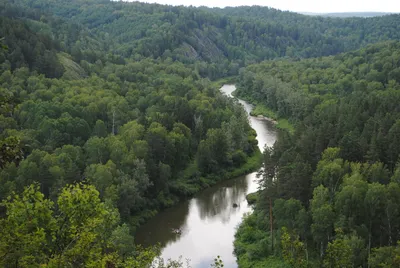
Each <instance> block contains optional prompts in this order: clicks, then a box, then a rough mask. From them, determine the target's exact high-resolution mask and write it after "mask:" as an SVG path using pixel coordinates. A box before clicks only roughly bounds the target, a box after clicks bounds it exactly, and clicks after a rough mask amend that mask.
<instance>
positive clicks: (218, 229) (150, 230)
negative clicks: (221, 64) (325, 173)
mask: <svg viewBox="0 0 400 268" xmlns="http://www.w3.org/2000/svg"><path fill="white" fill-rule="evenodd" d="M235 89H236V88H235V86H234V85H225V86H223V87H222V88H221V91H222V92H223V93H225V94H226V95H228V96H230V97H232V95H231V94H232V92H233V91H235ZM239 102H240V103H241V104H242V105H243V106H244V108H245V110H246V111H247V112H248V113H250V111H251V110H252V106H251V105H250V104H248V103H247V102H245V101H242V100H239ZM249 121H250V123H251V126H252V128H253V129H255V130H256V132H257V140H258V145H259V147H260V149H261V150H262V149H263V148H264V146H265V145H267V146H272V145H273V144H274V142H275V140H276V130H275V127H274V125H273V124H272V123H271V122H269V121H266V120H263V119H260V118H257V117H252V116H250V117H249ZM256 174H257V173H256V172H255V173H251V174H248V175H245V176H241V177H238V178H235V179H231V180H228V181H224V182H221V183H219V184H217V185H215V186H213V187H211V188H208V189H206V190H204V191H201V192H200V193H198V194H197V195H195V197H193V198H192V199H190V200H188V201H185V202H182V203H180V204H178V205H176V206H174V207H172V208H170V209H167V210H165V211H163V212H161V213H159V214H158V215H156V216H155V217H154V218H152V219H151V220H149V221H148V222H147V223H146V224H145V225H143V226H142V227H140V228H139V229H138V231H137V234H136V237H135V239H136V243H137V244H141V245H143V246H150V245H155V244H157V243H161V246H162V248H163V249H162V257H163V258H164V259H169V258H172V259H178V258H179V256H183V258H187V259H190V265H191V266H192V267H193V268H203V267H204V268H205V267H207V268H208V267H210V264H211V263H212V261H213V259H214V258H215V257H216V256H217V255H220V256H221V258H222V260H223V261H224V264H225V267H228V268H230V267H237V264H236V257H235V255H234V254H233V240H234V234H235V231H236V228H237V226H238V224H239V223H240V222H241V221H242V217H243V215H244V214H245V213H247V212H250V211H251V207H249V206H248V205H247V202H246V195H247V194H249V193H252V192H255V191H257V187H258V184H257V178H256ZM233 203H236V204H239V207H236V208H234V207H233ZM176 228H180V229H181V230H182V234H180V235H179V234H175V233H173V231H172V229H176Z"/></svg>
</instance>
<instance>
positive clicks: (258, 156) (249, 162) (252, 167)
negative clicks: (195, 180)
mask: <svg viewBox="0 0 400 268" xmlns="http://www.w3.org/2000/svg"><path fill="white" fill-rule="evenodd" d="M235 81H236V77H235V76H233V77H226V78H222V79H218V80H216V81H213V82H212V84H211V85H212V87H213V88H214V89H215V90H219V89H220V88H221V87H222V86H223V85H226V84H234V83H235ZM250 115H251V116H254V115H252V114H250ZM264 119H265V120H271V119H270V118H264ZM262 161H263V154H262V152H261V151H260V149H259V148H258V147H256V150H255V152H254V153H253V154H252V155H250V156H248V157H247V159H246V162H245V163H243V164H242V165H241V166H240V167H237V168H234V169H232V170H223V171H222V172H220V173H218V174H209V175H208V176H205V177H200V179H199V181H200V184H196V185H193V184H190V183H188V181H190V180H189V178H190V177H191V176H193V175H194V173H196V172H198V170H199V168H198V167H197V164H196V161H194V162H193V163H192V164H190V165H189V166H188V167H187V168H186V169H185V170H184V171H182V174H181V175H179V176H178V177H179V178H178V179H176V180H175V181H173V182H172V183H171V185H170V187H171V189H172V190H174V191H176V192H179V193H183V192H184V193H185V196H184V197H177V196H176V198H174V199H172V200H170V202H169V203H168V205H167V206H165V207H163V208H161V209H148V210H145V211H143V212H142V213H140V214H138V215H135V216H132V217H130V220H129V223H130V225H131V226H132V228H133V233H136V230H137V228H139V227H140V226H141V225H143V224H145V223H146V222H147V221H148V220H150V219H151V218H152V217H154V216H156V215H157V214H158V213H160V212H161V211H163V210H164V209H167V208H170V207H173V206H175V205H177V204H178V203H179V202H182V201H184V200H187V199H190V198H192V197H193V196H195V195H196V194H197V193H199V192H201V191H202V190H205V189H207V188H210V187H213V186H215V185H217V184H218V183H219V182H223V181H227V180H231V179H234V178H236V177H239V176H242V175H245V174H248V173H251V172H254V171H257V170H258V169H259V168H260V167H261V165H262Z"/></svg>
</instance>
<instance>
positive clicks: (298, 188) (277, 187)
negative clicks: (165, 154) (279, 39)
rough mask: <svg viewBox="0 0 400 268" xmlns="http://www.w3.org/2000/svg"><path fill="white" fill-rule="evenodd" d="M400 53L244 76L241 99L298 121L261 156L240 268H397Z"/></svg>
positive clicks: (356, 55) (270, 68)
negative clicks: (252, 209) (261, 163)
mask: <svg viewBox="0 0 400 268" xmlns="http://www.w3.org/2000/svg"><path fill="white" fill-rule="evenodd" d="M399 49H400V44H399V42H394V41H389V42H385V43H380V44H377V45H370V46H367V47H366V48H364V49H361V50H358V51H354V52H350V53H345V54H340V55H337V56H330V57H324V58H316V59H305V60H300V61H292V60H276V61H267V62H264V63H261V64H256V65H251V66H248V67H247V68H246V69H245V70H243V72H241V74H240V78H239V79H238V85H239V92H238V93H237V94H238V95H239V96H241V97H243V98H247V99H250V100H253V102H256V101H257V102H258V103H260V104H262V105H265V106H266V107H268V108H269V109H271V110H272V111H273V112H275V113H276V114H277V116H278V117H285V118H288V119H289V120H290V122H291V123H292V124H294V125H295V131H294V133H293V134H291V133H289V132H288V131H285V130H281V131H280V136H279V138H278V141H277V142H276V143H275V145H274V146H273V148H266V150H265V151H264V154H263V155H264V161H263V167H262V170H261V172H260V180H261V184H262V191H260V192H259V195H258V200H257V204H256V206H255V211H254V213H253V214H252V215H250V216H248V217H247V218H246V220H245V222H244V224H242V226H241V227H240V229H239V231H238V233H237V234H236V241H235V251H236V254H237V256H238V258H239V263H240V264H241V266H242V267H266V265H267V266H268V267H398V266H399V247H398V241H399V240H400V237H399V236H398V234H399V230H400V229H399V228H400V226H399V225H398V223H399V222H400V218H399V217H400V214H399V207H398V202H399V200H400V199H399V198H400V185H399V178H400V177H399V174H400V164H399V163H400V161H399V156H400V146H399V141H400V136H399V135H400V119H399V118H400V106H399V105H398V103H399V101H400V72H399V70H400V68H399V67H400V54H399ZM270 212H272V214H270ZM270 215H272V217H271V216H270ZM277 258H281V259H284V260H285V262H286V265H285V264H283V263H281V262H278V261H277ZM252 265H255V266H252Z"/></svg>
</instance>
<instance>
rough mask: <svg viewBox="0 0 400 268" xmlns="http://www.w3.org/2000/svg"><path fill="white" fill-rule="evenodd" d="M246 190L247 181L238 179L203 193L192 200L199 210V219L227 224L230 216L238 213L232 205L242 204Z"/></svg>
mask: <svg viewBox="0 0 400 268" xmlns="http://www.w3.org/2000/svg"><path fill="white" fill-rule="evenodd" d="M247 188H248V185H247V181H246V180H245V179H238V180H231V181H228V182H226V183H225V185H220V186H219V187H218V186H217V187H213V188H210V189H207V190H205V191H203V192H202V193H201V194H199V195H198V196H197V198H195V199H194V201H195V202H196V203H195V204H196V206H198V208H199V216H200V219H202V220H215V221H221V222H222V223H224V224H227V223H229V219H230V217H231V215H232V214H235V213H238V212H239V209H238V208H237V207H234V205H233V204H239V205H240V203H241V202H243V197H244V196H246V193H247Z"/></svg>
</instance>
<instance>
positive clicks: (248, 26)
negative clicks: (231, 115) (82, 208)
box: [2, 0, 400, 78]
mask: <svg viewBox="0 0 400 268" xmlns="http://www.w3.org/2000/svg"><path fill="white" fill-rule="evenodd" d="M4 1H5V0H3V6H2V10H3V14H5V12H6V10H12V11H13V12H6V13H7V14H8V15H9V14H10V13H12V16H13V17H14V18H25V19H26V17H27V14H26V12H25V11H24V12H21V11H17V10H27V9H29V12H30V13H31V15H30V16H28V19H29V22H30V24H32V23H33V25H34V27H35V28H34V29H35V30H36V31H39V32H46V33H47V34H49V35H50V36H52V37H53V38H55V39H57V40H58V41H59V42H60V43H61V44H63V45H64V48H65V49H66V50H67V51H68V52H69V54H71V55H73V57H74V60H75V61H77V62H80V60H82V59H84V60H87V58H88V57H89V58H90V59H91V60H92V61H95V60H94V58H96V59H99V58H103V57H93V54H94V53H95V52H94V51H95V49H93V46H94V45H95V43H96V42H91V41H94V40H97V41H98V42H99V43H100V44H98V45H100V46H102V50H106V51H108V52H109V53H111V54H113V55H119V56H122V57H123V58H136V59H140V58H141V57H152V58H158V57H162V58H168V57H171V58H172V59H177V60H180V61H182V62H185V63H196V65H197V67H196V68H197V69H198V70H199V71H200V73H201V74H202V75H205V76H208V77H210V78H214V77H218V76H224V75H232V74H235V73H237V71H238V68H239V67H240V66H243V65H244V64H246V63H251V62H257V61H261V60H263V59H272V58H277V57H285V56H288V57H300V58H305V57H317V56H324V55H333V54H337V53H340V52H344V51H350V50H354V49H358V48H359V47H362V46H365V45H366V44H368V43H375V42H378V41H383V40H388V39H400V34H399V33H400V29H399V27H400V26H399V25H400V16H399V15H388V16H383V17H376V18H368V19H365V18H347V19H338V18H322V17H311V16H305V15H300V14H297V13H292V12H282V11H279V10H275V9H272V8H267V7H257V6H255V7H237V8H225V9H217V8H214V9H210V8H204V7H203V8H193V7H176V6H164V5H157V4H145V3H140V2H131V3H129V2H116V1H108V0H101V1H100V0H71V1H61V0H55V1H48V0H25V1H22V0H21V1H8V2H4ZM32 14H33V15H32ZM60 19H61V20H62V21H63V22H66V24H64V25H69V26H66V27H62V28H60V27H57V26H56V25H57V24H59V23H60ZM32 20H34V21H33V22H32ZM54 20H56V21H57V22H56V23H54ZM49 24H50V26H51V27H49ZM71 25H74V26H73V28H71V27H72V26H71ZM31 27H32V26H31ZM83 37H85V41H83V40H81V38H83ZM93 39H94V40H93ZM85 55H86V57H85ZM96 56H97V55H96ZM205 62H208V63H212V64H211V67H210V66H207V65H206V64H205Z"/></svg>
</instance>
